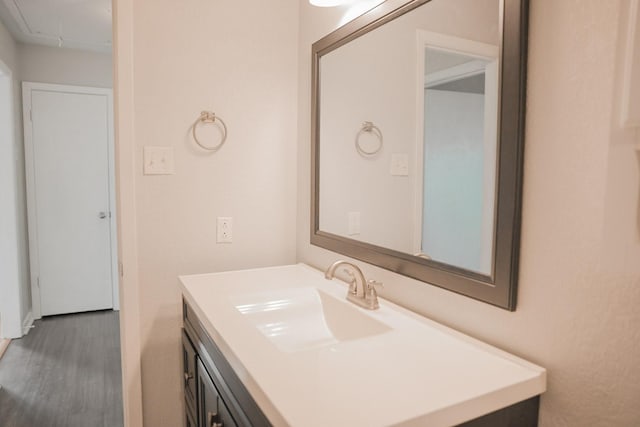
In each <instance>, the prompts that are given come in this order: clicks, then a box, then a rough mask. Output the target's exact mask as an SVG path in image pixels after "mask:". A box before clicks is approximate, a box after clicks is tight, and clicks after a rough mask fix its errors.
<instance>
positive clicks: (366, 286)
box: [324, 260, 382, 310]
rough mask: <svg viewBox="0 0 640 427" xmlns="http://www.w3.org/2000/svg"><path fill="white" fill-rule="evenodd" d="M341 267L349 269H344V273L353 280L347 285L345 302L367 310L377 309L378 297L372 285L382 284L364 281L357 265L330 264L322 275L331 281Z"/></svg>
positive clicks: (339, 262)
mask: <svg viewBox="0 0 640 427" xmlns="http://www.w3.org/2000/svg"><path fill="white" fill-rule="evenodd" d="M341 265H344V266H347V267H349V269H348V270H346V269H345V271H347V272H348V273H349V274H350V275H351V276H352V277H353V280H352V281H351V283H350V284H349V292H348V293H347V300H349V301H351V302H353V303H354V304H357V305H359V306H360V307H363V308H367V309H369V310H375V309H377V308H378V306H379V305H378V295H377V293H376V291H375V289H374V285H382V284H381V283H378V282H376V281H374V280H370V281H369V282H367V279H365V277H364V273H362V270H360V267H358V266H357V265H355V264H352V263H350V262H348V261H344V260H339V261H336V262H334V263H333V264H331V265H330V266H329V268H327V270H326V271H325V273H324V277H325V278H326V279H327V280H331V279H333V277H334V276H335V273H336V270H337V269H338V267H340V266H341Z"/></svg>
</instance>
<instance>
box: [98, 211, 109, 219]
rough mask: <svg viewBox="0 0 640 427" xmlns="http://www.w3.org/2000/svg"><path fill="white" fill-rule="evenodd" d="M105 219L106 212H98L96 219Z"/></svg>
mask: <svg viewBox="0 0 640 427" xmlns="http://www.w3.org/2000/svg"><path fill="white" fill-rule="evenodd" d="M106 217H107V213H106V212H100V213H99V214H98V218H100V219H105V218H106Z"/></svg>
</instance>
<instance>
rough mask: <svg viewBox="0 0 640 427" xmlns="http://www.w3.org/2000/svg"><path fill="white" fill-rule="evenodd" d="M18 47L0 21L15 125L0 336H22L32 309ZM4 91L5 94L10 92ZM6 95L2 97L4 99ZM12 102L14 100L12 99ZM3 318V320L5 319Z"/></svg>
mask: <svg viewBox="0 0 640 427" xmlns="http://www.w3.org/2000/svg"><path fill="white" fill-rule="evenodd" d="M17 57H18V47H17V45H16V43H15V41H14V40H13V38H12V37H11V34H10V33H9V32H8V31H7V29H6V28H5V27H4V25H3V24H2V22H0V61H2V62H3V63H4V65H5V66H6V67H7V68H8V69H7V70H4V74H5V76H6V75H8V74H9V72H10V73H11V90H12V94H11V96H12V97H13V104H12V105H5V106H4V107H3V108H9V109H11V111H10V113H11V114H12V118H13V129H9V128H4V129H2V131H3V135H2V139H1V143H2V155H0V158H1V159H2V162H6V164H5V163H3V165H2V166H1V167H0V168H1V169H2V175H3V178H2V179H1V180H0V186H2V187H1V188H2V192H1V193H2V195H3V196H2V201H1V203H2V205H1V210H2V214H1V215H0V216H1V217H2V220H0V222H1V223H2V225H1V227H2V235H3V238H2V241H3V245H2V246H3V249H2V265H1V266H0V271H2V276H3V277H2V283H1V284H0V288H1V289H0V292H1V293H0V294H1V295H2V296H3V298H2V303H0V315H1V316H2V318H3V319H5V320H6V319H7V318H11V319H12V320H11V326H10V324H9V323H4V325H3V326H2V330H0V337H3V336H4V337H12V338H16V337H20V336H22V324H23V322H24V321H25V319H26V318H27V316H28V315H29V312H30V310H31V292H30V284H29V272H28V270H29V267H28V256H27V251H28V249H27V226H26V223H27V221H26V199H25V190H24V189H25V180H24V148H23V144H22V120H21V117H22V108H21V102H20V78H19V77H20V67H19V64H18V59H17ZM7 95H9V94H8V93H3V94H2V96H7ZM5 100H6V98H5V99H4V100H3V101H5ZM9 102H11V101H9ZM3 322H4V321H3Z"/></svg>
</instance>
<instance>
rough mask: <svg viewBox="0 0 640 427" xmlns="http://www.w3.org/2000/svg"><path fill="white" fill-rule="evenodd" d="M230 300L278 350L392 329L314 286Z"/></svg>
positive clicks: (327, 342) (372, 334) (353, 338)
mask: <svg viewBox="0 0 640 427" xmlns="http://www.w3.org/2000/svg"><path fill="white" fill-rule="evenodd" d="M231 302H232V304H233V305H234V306H235V308H236V309H237V310H238V311H239V312H240V313H242V314H243V315H245V316H246V319H247V320H248V321H249V322H250V323H251V324H252V325H254V326H255V327H257V328H258V330H260V332H262V333H263V334H264V335H265V336H266V337H267V338H268V339H269V340H270V341H271V342H272V343H274V344H275V345H276V346H277V347H278V349H280V350H281V351H284V352H288V353H289V352H295V351H301V350H307V349H312V348H319V347H325V346H329V345H336V344H340V343H343V342H348V341H353V340H359V339H364V338H367V337H371V336H374V335H379V334H382V333H385V332H388V331H390V330H391V328H390V327H389V326H387V325H385V324H384V323H381V322H379V321H377V320H376V319H373V318H371V317H369V316H367V315H365V314H363V313H362V312H361V311H360V310H358V309H357V308H356V307H355V306H351V303H349V302H346V301H340V300H338V299H336V298H335V297H334V296H332V295H329V294H327V293H326V292H324V291H322V290H320V289H318V288H315V287H302V288H287V289H277V290H272V291H265V292H256V293H251V294H245V295H237V296H235V295H234V296H232V297H231Z"/></svg>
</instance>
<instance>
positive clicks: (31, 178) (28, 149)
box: [22, 82, 120, 319]
mask: <svg viewBox="0 0 640 427" xmlns="http://www.w3.org/2000/svg"><path fill="white" fill-rule="evenodd" d="M34 90H35V91H46V92H57V93H76V94H88V95H102V96H106V97H107V122H108V124H109V127H108V129H109V134H108V136H107V144H108V155H107V164H108V179H109V185H108V187H109V212H110V217H109V226H110V239H109V240H110V245H111V248H110V255H111V297H112V300H113V309H114V310H119V308H120V304H119V301H120V299H119V289H118V277H119V276H118V252H117V248H118V245H117V236H118V234H117V221H116V196H115V166H114V158H115V154H114V131H115V129H114V126H113V123H114V122H113V90H112V89H109V88H99V87H89V86H71V85H59V84H49V83H35V82H22V103H23V104H22V105H23V111H22V114H23V123H24V161H25V175H26V176H25V178H26V187H27V224H28V225H27V226H28V230H29V261H30V272H29V273H30V278H31V300H32V309H31V311H32V313H33V317H34V319H40V318H41V317H42V314H41V301H40V284H39V281H38V279H39V276H40V267H39V259H38V250H37V248H38V232H37V220H36V218H37V216H36V212H37V204H36V192H35V182H36V181H35V163H34V151H33V150H34V144H33V131H32V126H31V94H32V91H34Z"/></svg>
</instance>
